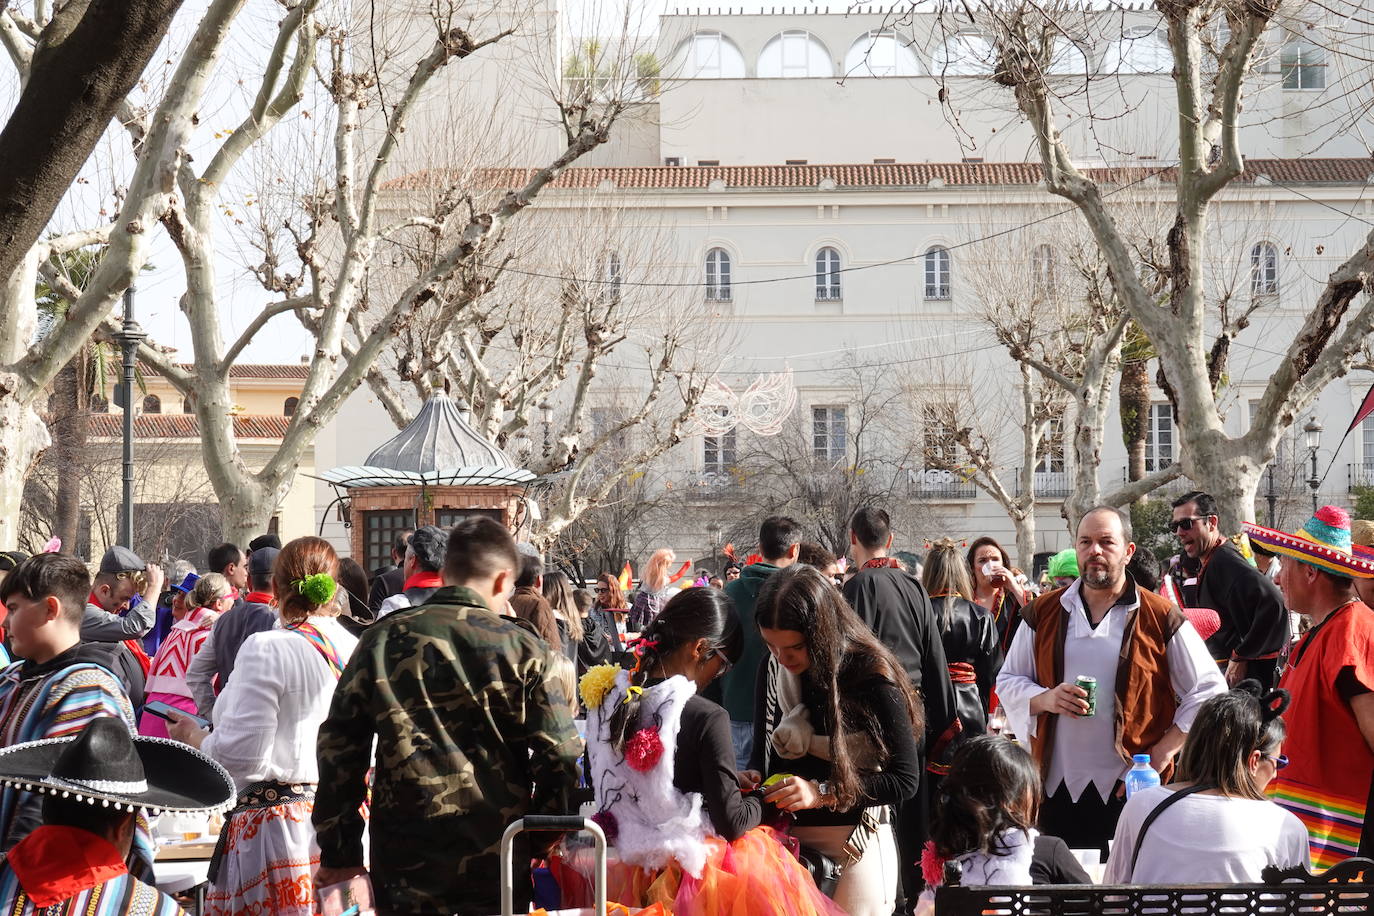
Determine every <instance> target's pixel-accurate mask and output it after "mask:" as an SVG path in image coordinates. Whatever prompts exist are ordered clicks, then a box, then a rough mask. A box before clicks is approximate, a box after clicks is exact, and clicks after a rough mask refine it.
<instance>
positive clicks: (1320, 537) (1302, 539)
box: [1241, 506, 1374, 579]
mask: <svg viewBox="0 0 1374 916" xmlns="http://www.w3.org/2000/svg"><path fill="white" fill-rule="evenodd" d="M1241 527H1242V528H1243V529H1244V530H1245V533H1246V534H1247V535H1249V536H1250V539H1251V540H1252V541H1258V542H1259V543H1261V544H1263V545H1264V546H1265V547H1267V548H1269V549H1270V550H1272V551H1273V552H1274V553H1277V554H1281V555H1283V556H1285V557H1292V558H1293V559H1295V560H1297V561H1298V562H1300V563H1307V564H1308V565H1310V566H1316V567H1318V568H1319V569H1325V570H1327V571H1329V572H1333V573H1336V574H1337V575H1341V576H1352V577H1354V578H1357V579H1371V578H1374V551H1369V550H1366V549H1364V548H1356V547H1354V546H1353V545H1352V544H1351V540H1350V513H1348V512H1346V511H1345V510H1344V509H1342V508H1340V507H1339V506H1322V507H1321V508H1320V509H1318V510H1317V514H1316V515H1314V516H1312V517H1311V518H1310V519H1308V520H1307V524H1305V525H1303V526H1302V528H1300V529H1299V530H1297V531H1295V532H1293V533H1292V534H1288V533H1286V532H1283V531H1275V530H1274V529H1272V528H1265V527H1264V526H1262V525H1256V524H1254V523H1252V522H1244V523H1243V524H1242V525H1241Z"/></svg>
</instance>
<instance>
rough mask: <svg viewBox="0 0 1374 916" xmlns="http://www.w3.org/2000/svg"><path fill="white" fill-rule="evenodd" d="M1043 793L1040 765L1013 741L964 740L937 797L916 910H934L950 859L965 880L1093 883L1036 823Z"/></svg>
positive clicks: (1061, 845)
mask: <svg viewBox="0 0 1374 916" xmlns="http://www.w3.org/2000/svg"><path fill="white" fill-rule="evenodd" d="M1043 795H1044V787H1043V785H1042V784H1041V781H1040V770H1039V768H1038V767H1037V766H1036V765H1035V761H1034V760H1032V759H1031V756H1030V754H1028V753H1027V752H1026V750H1025V749H1024V748H1022V747H1021V746H1020V745H1018V744H1016V743H1015V742H1014V741H1012V740H1010V739H1008V738H1003V737H1000V736H996V735H979V736H978V737H975V738H973V739H972V740H970V741H968V742H966V743H965V744H964V745H963V746H962V747H960V748H959V750H958V751H956V752H955V754H954V757H953V759H952V760H951V761H950V769H949V775H948V776H946V777H945V778H944V780H942V781H941V783H940V789H939V791H938V792H937V793H936V796H935V805H934V809H933V810H932V812H931V820H930V837H931V838H930V840H929V842H927V843H926V849H925V852H924V854H923V855H922V857H921V865H922V868H923V870H924V872H925V879H926V893H925V894H923V895H922V897H921V900H920V903H919V904H918V905H917V908H916V913H917V916H925V914H926V913H930V912H932V911H933V909H934V897H935V894H934V888H935V887H936V886H937V885H939V884H941V883H943V881H944V873H945V864H946V863H949V862H952V863H954V864H955V865H957V866H958V870H959V883H960V884H964V885H975V884H978V885H990V884H991V885H1022V886H1024V885H1027V884H1091V883H1092V878H1091V877H1090V876H1089V875H1088V873H1087V872H1086V871H1084V870H1083V866H1082V865H1080V864H1079V863H1078V860H1077V859H1075V858H1074V857H1073V853H1072V852H1070V851H1069V847H1068V846H1066V845H1065V843H1064V841H1063V840H1061V839H1059V838H1058V837H1047V836H1042V835H1040V833H1039V832H1038V831H1037V830H1036V829H1035V824H1036V819H1037V817H1039V814H1040V799H1041V797H1042V796H1043Z"/></svg>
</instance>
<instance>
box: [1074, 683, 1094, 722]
mask: <svg viewBox="0 0 1374 916" xmlns="http://www.w3.org/2000/svg"><path fill="white" fill-rule="evenodd" d="M1074 685H1075V686H1077V687H1079V688H1081V689H1082V690H1083V692H1084V693H1086V694H1087V695H1088V697H1087V704H1088V711H1087V712H1085V713H1083V715H1084V716H1095V715H1097V678H1095V677H1090V676H1088V675H1086V674H1080V675H1079V676H1078V677H1077V678H1076V679H1075V680H1074Z"/></svg>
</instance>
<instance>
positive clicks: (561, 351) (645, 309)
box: [361, 192, 726, 568]
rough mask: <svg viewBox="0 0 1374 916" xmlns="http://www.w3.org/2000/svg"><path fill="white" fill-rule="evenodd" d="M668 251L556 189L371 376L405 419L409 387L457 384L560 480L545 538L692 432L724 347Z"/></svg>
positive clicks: (425, 244)
mask: <svg viewBox="0 0 1374 916" xmlns="http://www.w3.org/2000/svg"><path fill="white" fill-rule="evenodd" d="M670 244H671V240H670V238H668V236H667V233H666V231H665V230H664V229H663V228H662V227H661V226H657V225H652V224H647V223H646V222H645V221H644V220H643V219H640V218H638V217H636V216H634V215H633V214H630V213H626V212H624V211H622V210H620V209H619V208H617V207H616V206H614V204H612V203H610V202H607V201H605V200H602V199H601V198H600V196H599V195H597V194H595V193H590V194H583V193H579V194H569V193H567V192H564V193H561V194H560V199H559V201H558V203H557V204H554V203H552V202H550V203H549V205H548V206H547V207H546V208H544V209H542V210H540V211H537V212H535V213H532V214H530V217H529V218H528V219H527V220H525V221H523V224H522V225H520V226H513V227H511V228H510V229H509V230H508V231H507V232H506V233H505V234H504V236H503V237H502V238H501V239H499V240H497V241H496V242H495V243H494V244H493V246H492V248H491V250H490V252H489V254H488V256H487V257H488V260H489V261H490V262H491V263H492V264H493V265H494V266H493V267H491V268H485V267H484V268H480V269H476V270H473V271H464V272H462V273H460V274H459V275H458V276H456V277H455V278H454V280H453V281H452V282H451V284H450V287H451V288H450V289H446V290H445V291H444V294H443V295H440V296H438V297H436V299H435V301H434V302H432V303H428V304H426V305H425V306H422V308H421V310H420V312H419V314H418V315H417V316H416V319H417V320H413V321H411V322H409V323H407V324H406V325H405V326H404V327H403V328H401V329H399V332H398V333H397V334H396V335H395V337H394V340H393V344H392V347H391V349H390V350H389V351H388V352H386V353H384V355H383V359H382V360H381V361H380V362H379V363H378V364H377V365H376V366H375V367H374V368H373V370H372V371H371V372H370V373H369V374H368V378H367V380H368V383H369V385H370V387H371V389H372V390H373V392H374V393H376V394H377V395H378V397H379V399H380V400H381V402H382V403H383V404H384V405H385V406H386V408H387V410H388V412H389V413H390V415H391V417H392V419H393V421H394V422H396V423H397V425H398V426H403V425H404V424H406V423H408V422H409V421H410V419H411V412H410V410H409V409H408V406H407V405H408V404H410V403H414V402H415V400H416V397H410V398H407V397H406V396H405V395H406V394H408V393H409V394H413V395H414V396H417V397H418V399H420V400H423V399H424V398H427V397H429V395H430V394H431V393H432V390H433V385H434V379H436V378H444V379H448V380H451V381H452V382H453V383H455V388H456V391H457V392H458V394H459V396H460V397H462V398H463V400H464V401H465V403H466V404H467V405H468V407H469V408H470V410H471V412H472V419H473V423H474V425H475V426H476V428H477V429H478V430H479V431H480V432H481V433H482V434H483V435H485V436H486V437H487V438H488V439H489V440H491V441H492V442H495V443H496V444H497V445H499V446H501V447H503V448H506V449H507V450H508V451H509V452H510V453H511V454H513V455H515V456H516V457H518V458H519V459H520V460H521V461H522V462H523V463H524V464H525V465H526V466H527V467H529V468H530V469H531V470H533V471H534V472H535V473H537V474H539V475H541V476H545V475H556V481H557V483H556V485H555V486H553V487H551V488H550V489H549V490H548V491H547V494H546V495H547V505H546V507H545V512H546V514H545V515H544V517H543V518H542V520H541V521H540V522H539V523H538V524H537V525H536V529H535V537H536V538H537V539H539V540H541V541H548V540H549V539H551V538H554V537H557V536H558V535H559V534H560V533H561V532H562V531H563V530H564V529H565V528H567V527H568V526H569V525H571V524H573V523H574V522H575V521H576V520H577V518H578V517H579V516H580V515H581V514H582V513H583V512H585V511H587V510H589V509H593V508H595V507H597V506H599V505H602V504H610V503H614V504H616V505H618V506H621V507H622V508H624V506H625V500H626V499H627V498H629V496H630V495H632V494H633V493H634V492H635V488H634V487H630V488H629V490H628V491H627V490H626V487H625V484H626V482H627V481H629V480H630V479H631V478H637V479H638V478H642V477H643V475H644V474H645V472H646V469H647V468H648V467H649V466H650V465H652V464H653V462H654V461H655V460H656V459H657V458H658V457H659V456H661V455H663V454H664V453H665V452H667V451H668V450H669V449H671V448H672V447H673V446H675V445H677V444H678V443H679V442H681V441H682V440H683V438H684V437H685V436H687V435H689V434H690V433H691V432H693V431H694V428H695V423H694V419H693V418H694V414H695V411H696V408H697V405H698V402H699V401H700V397H701V393H702V391H703V388H704V385H705V383H706V380H707V379H708V378H709V377H710V376H711V375H712V374H713V373H714V370H715V367H716V364H717V361H718V360H717V357H716V355H715V352H716V350H718V349H719V348H720V347H721V345H722V343H726V342H724V341H721V340H711V339H710V338H708V337H706V336H705V335H702V334H700V333H699V332H700V331H701V330H702V328H703V326H704V322H705V315H704V311H703V308H702V300H701V293H700V289H699V288H696V287H693V286H692V285H691V283H690V281H689V280H688V278H687V274H685V273H684V272H683V271H681V270H678V269H674V268H668V267H663V266H661V262H662V258H661V255H660V252H662V251H663V250H665V249H666V248H667V247H668V246H669V245H670ZM432 256H433V251H432V247H431V246H430V244H429V241H428V240H427V239H417V240H415V244H413V245H409V246H406V247H405V248H404V258H405V259H407V260H408V259H410V258H418V259H419V260H420V262H421V263H423V262H424V261H425V260H426V259H428V258H430V257H432ZM498 277H499V282H497V278H498ZM459 315H461V317H462V320H461V321H458V320H456V319H457V318H458V316H459ZM361 320H363V321H365V320H366V318H363V319H361ZM636 511H637V510H636ZM618 550H619V548H617V549H616V550H612V551H611V552H612V553H616V552H618ZM617 568H618V567H617Z"/></svg>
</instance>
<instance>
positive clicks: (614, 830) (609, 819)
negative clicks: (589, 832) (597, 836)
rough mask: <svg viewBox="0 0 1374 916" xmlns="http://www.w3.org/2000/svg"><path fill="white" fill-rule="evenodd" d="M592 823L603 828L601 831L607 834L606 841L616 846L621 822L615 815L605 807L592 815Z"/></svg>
mask: <svg viewBox="0 0 1374 916" xmlns="http://www.w3.org/2000/svg"><path fill="white" fill-rule="evenodd" d="M592 823H593V824H596V826H598V827H600V828H601V832H602V833H604V834H606V842H607V843H610V844H611V845H612V846H614V845H615V841H616V839H617V838H618V837H619V836H620V822H619V821H617V820H616V819H615V815H614V814H612V813H611V812H610V811H608V810H606V809H604V808H603V809H602V810H600V811H598V812H596V813H595V814H593V815H592Z"/></svg>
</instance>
